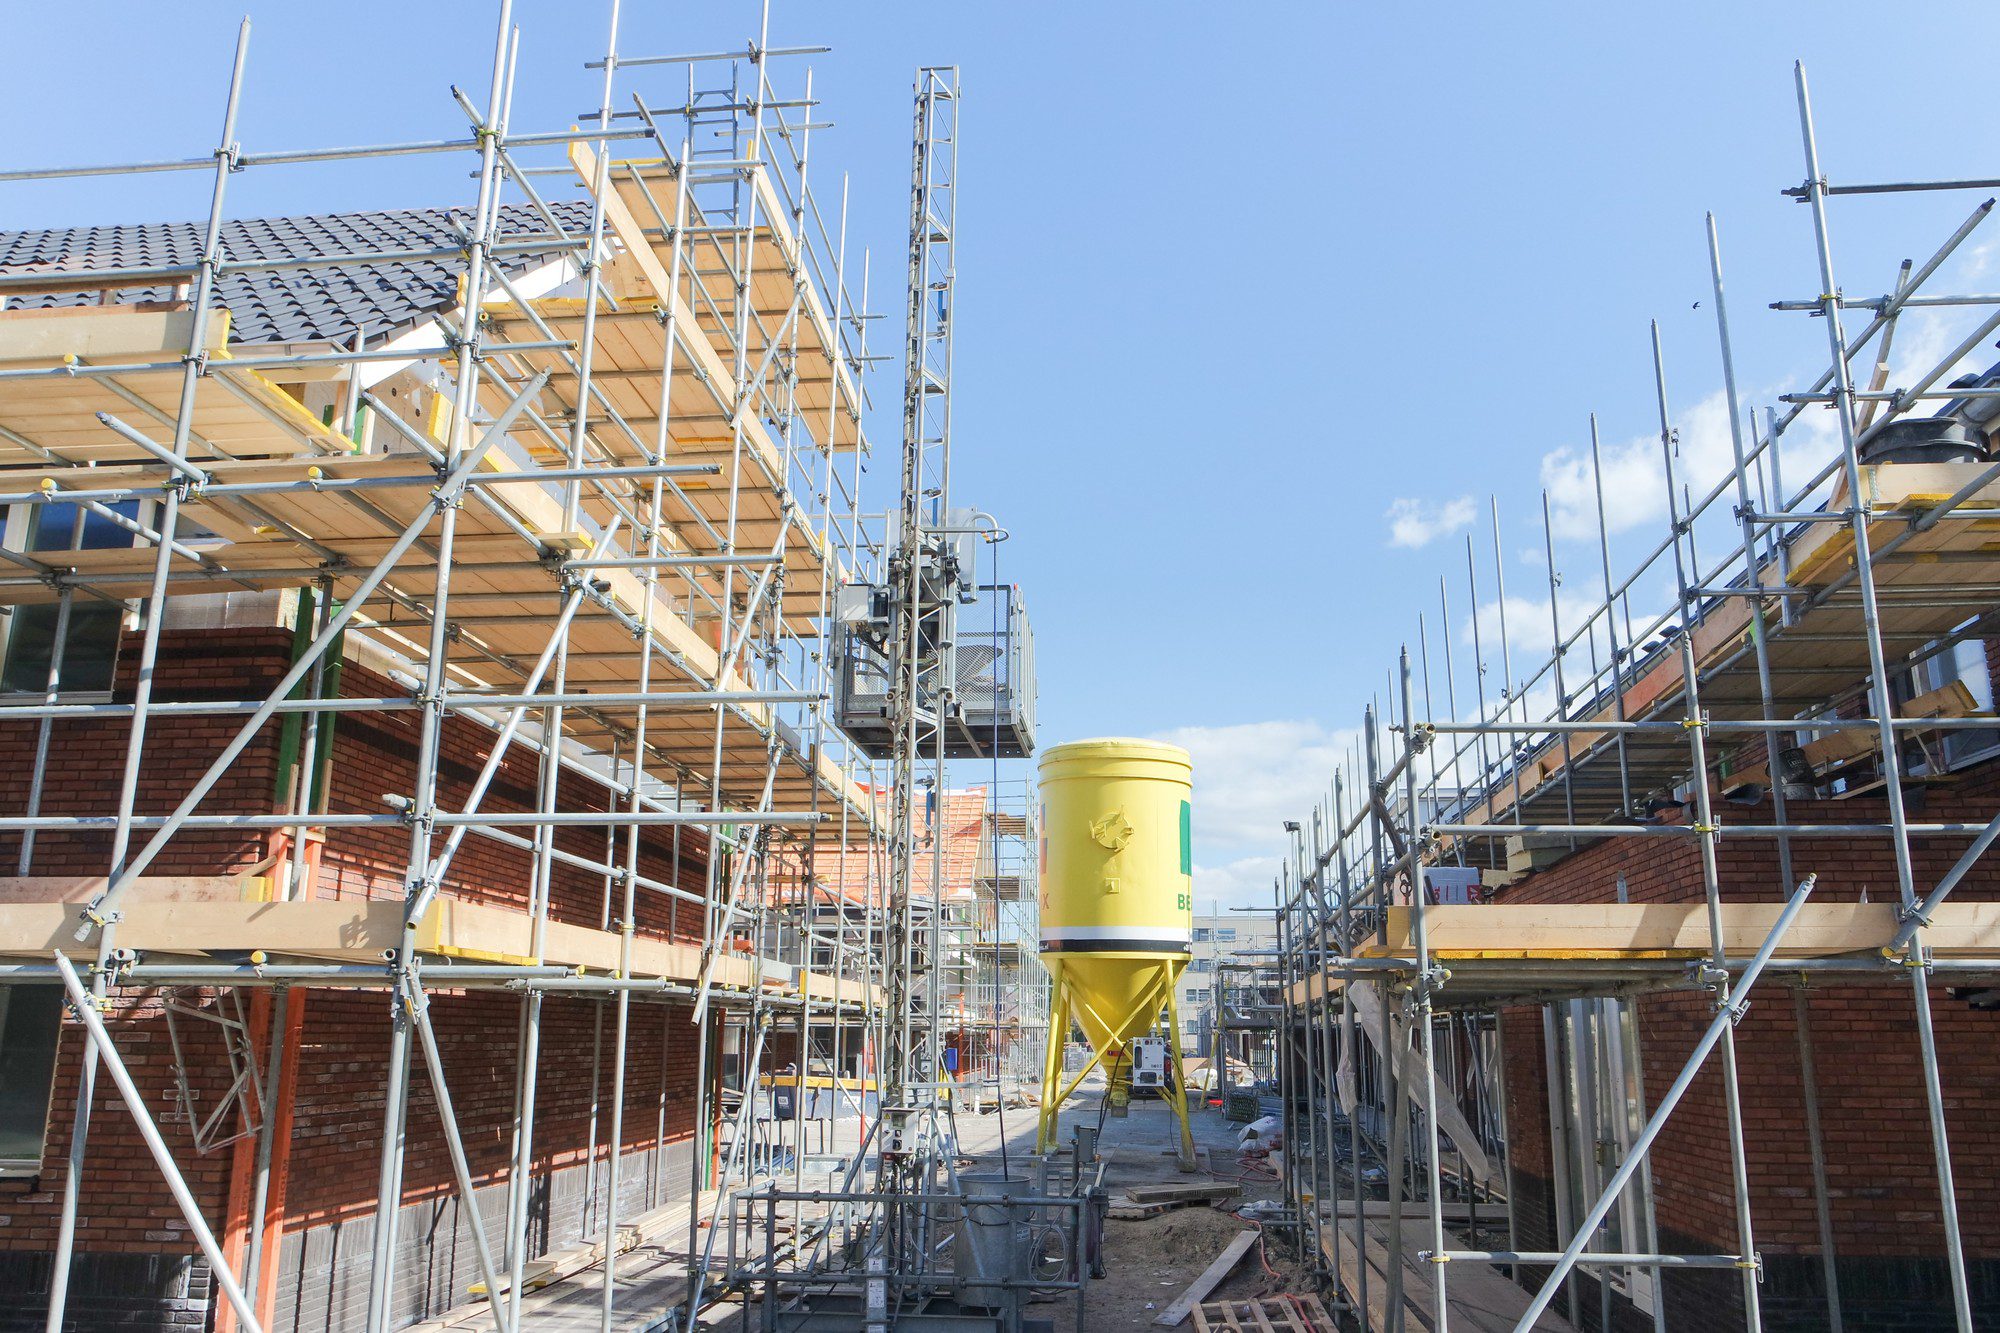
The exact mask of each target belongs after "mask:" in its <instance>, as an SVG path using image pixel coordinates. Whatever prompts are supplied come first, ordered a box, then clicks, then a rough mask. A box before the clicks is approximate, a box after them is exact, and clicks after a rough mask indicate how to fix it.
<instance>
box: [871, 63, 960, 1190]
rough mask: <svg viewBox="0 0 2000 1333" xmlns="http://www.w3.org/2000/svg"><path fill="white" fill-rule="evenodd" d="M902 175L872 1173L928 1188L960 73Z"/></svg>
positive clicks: (943, 1148)
mask: <svg viewBox="0 0 2000 1333" xmlns="http://www.w3.org/2000/svg"><path fill="white" fill-rule="evenodd" d="M912 145H913V146H912V164H911V172H910V269H909V297H908V302H909V303H908V309H907V317H908V325H907V331H906V338H905V346H904V359H903V459H902V488H901V494H900V501H899V504H898V508H897V511H896V517H895V523H894V526H893V528H892V531H891V533H890V547H891V552H890V557H889V578H888V589H889V593H890V597H891V601H892V607H893V610H892V613H891V614H892V618H893V630H892V634H891V650H890V655H889V660H890V663H891V666H892V670H893V680H892V683H891V688H890V696H889V715H890V719H891V721H892V723H893V726H894V739H893V750H892V753H891V756H890V774H891V779H890V800H891V802H892V806H893V808H892V811H891V817H890V849H891V858H890V880H889V918H888V939H887V941H886V943H887V946H888V947H887V954H886V962H887V971H888V977H887V989H888V996H889V1002H888V1005H887V1006H886V1015H885V1016H886V1019H887V1027H888V1030H887V1032H886V1033H885V1034H884V1037H885V1041H884V1047H885V1049H884V1051H883V1060H882V1117H883V1118H882V1123H881V1126H880V1139H879V1146H880V1152H881V1160H880V1168H879V1172H878V1180H879V1182H880V1184H881V1185H882V1187H883V1188H885V1189H887V1190H889V1191H892V1192H893V1191H903V1192H911V1193H917V1192H923V1191H926V1190H928V1189H930V1188H931V1187H932V1186H933V1183H934V1181H935V1178H936V1174H937V1172H938V1171H939V1170H940V1169H942V1170H943V1171H944V1172H945V1173H946V1174H947V1175H950V1174H951V1173H952V1160H953V1158H954V1157H955V1156H956V1143H955V1135H954V1134H953V1133H952V1131H951V1120H950V1108H949V1105H948V1102H947V1100H946V1098H945V1097H944V1095H943V1089H942V1087H941V1082H942V1079H943V1074H942V1072H941V1058H942V1050H941V1041H940V1035H939V1027H940V1024H941V1022H942V1021H943V1017H944V1016H943V1014H942V1013H941V1011H940V1004H939V998H940V985H939V982H940V975H941V968H942V966H943V963H944V959H943V958H942V957H941V952H942V946H943V943H944V940H943V929H942V918H943V902H942V900H941V899H942V889H943V882H944V865H943V859H944V839H943V837H942V823H943V813H944V803H945V795H946V786H945V728H946V727H947V726H948V725H950V722H951V718H952V713H953V710H954V708H955V707H956V701H955V699H954V697H953V681H954V670H955V662H954V652H955V650H954V645H953V642H952V640H953V635H954V632H955V628H956V608H957V604H958V601H959V598H960V596H961V594H962V593H964V592H965V591H966V590H967V589H968V588H969V586H970V581H971V578H972V571H971V570H970V569H965V568H961V560H960V556H959V550H960V549H961V543H960V542H959V541H958V540H957V534H955V533H954V532H953V531H952V530H951V520H950V512H951V511H950V507H949V501H950V483H951V344H952V285H953V265H952V243H953V234H954V228H955V224H956V222H957V199H958V188H957V184H958V70H957V69H956V68H952V67H927V68H924V69H920V70H918V71H917V81H916V109H915V129H914V133H913V135H912Z"/></svg>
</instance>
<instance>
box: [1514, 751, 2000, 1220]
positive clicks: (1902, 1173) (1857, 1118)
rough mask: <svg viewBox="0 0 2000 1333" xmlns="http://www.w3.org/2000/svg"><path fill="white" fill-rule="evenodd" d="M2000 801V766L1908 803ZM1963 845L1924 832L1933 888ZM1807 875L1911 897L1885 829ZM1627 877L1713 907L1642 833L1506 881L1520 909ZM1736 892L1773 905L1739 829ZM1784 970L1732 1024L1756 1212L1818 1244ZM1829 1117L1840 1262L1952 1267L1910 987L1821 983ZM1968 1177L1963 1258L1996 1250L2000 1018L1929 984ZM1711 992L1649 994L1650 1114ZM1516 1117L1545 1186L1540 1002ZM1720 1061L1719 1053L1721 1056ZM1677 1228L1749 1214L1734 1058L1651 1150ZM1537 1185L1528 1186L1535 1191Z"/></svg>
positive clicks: (1832, 844)
mask: <svg viewBox="0 0 2000 1333" xmlns="http://www.w3.org/2000/svg"><path fill="white" fill-rule="evenodd" d="M1996 805H2000V775H1996V773H1995V772H1994V771H1993V769H1992V768H1991V767H1989V768H1986V769H1982V770H1978V771H1976V772H1974V773H1970V774H1968V775H1966V777H1965V778H1964V779H1962V780H1960V781H1958V782H1954V783H1952V784H1949V785H1945V786H1939V787H1935V788H1929V789H1915V790H1913V791H1912V792H1911V800H1910V807H1911V808H1910V818H1911V819H1912V820H1913V821H1927V822H1972V823H1983V822H1984V821H1985V820H1986V819H1988V818H1990V817H1991V815H1992V812H1993V810H1994V808H1995V807H1996ZM1717 810H1718V812H1719V814H1720V815H1721V818H1722V820H1723V822H1724V824H1725V825H1726V824H1728V823H1730V822H1736V823H1769V822H1772V821H1771V808H1770V806H1769V804H1768V803H1767V804H1764V805H1761V806H1757V807H1749V808H1745V807H1739V806H1733V805H1726V804H1722V803H1720V802H1718V804H1717ZM1789 814H1790V816H1791V818H1792V819H1793V820H1795V821H1801V822H1813V823H1834V822H1841V823H1867V822H1876V821H1883V820H1886V818H1887V816H1886V811H1885V809H1884V806H1883V803H1882V802H1881V801H1880V800H1869V799H1865V798H1860V799H1854V800H1848V801H1838V802H1798V801H1794V802H1791V803H1790V810H1789ZM1965 845H1966V840H1965V839H1964V838H1943V837H1918V838H1915V839H1913V846H1912V852H1913V858H1914V861H1915V866H1916V877H1917V890H1918V892H1919V893H1920V894H1921V893H1922V892H1923V891H1924V890H1925V889H1926V888H1927V887H1928V886H1929V885H1931V884H1933V883H1935V882H1936V881H1937V879H1938V878H1939V877H1940V876H1941V875H1942V874H1943V873H1944V872H1945V871H1946V870H1947V869H1948V868H1949V867H1950V866H1951V864H1952V863H1953V862H1954V861H1955V860H1956V859H1957V857H1958V856H1959V854H1960V853H1961V852H1962V851H1963V849H1964V847H1965ZM1792 847H1793V860H1794V867H1795V872H1796V873H1797V874H1798V875H1799V876H1801V877H1802V876H1804V875H1805V874H1807V873H1812V872H1817V873H1818V875H1819V881H1818V885H1817V887H1816V889H1815V893H1814V898H1815V900H1818V901H1836V902H1838V901H1850V902H1851V901H1855V900H1856V899H1858V898H1859V897H1860V896H1861V895H1862V894H1863V893H1864V892H1865V893H1866V894H1867V896H1868V899H1869V900H1870V901H1874V902H1893V901H1895V900H1896V897H1897V884H1896V872H1895V864H1894V860H1893V856H1892V852H1891V849H1890V844H1889V840H1888V838H1887V836H1886V835H1868V836H1852V837H1839V838H1810V839H1808V838H1799V839H1794V840H1793V844H1792ZM1620 875H1623V876H1624V877H1625V883H1626V889H1627V892H1628V894H1629V896H1630V898H1631V899H1632V900H1633V901H1635V902H1685V901H1698V900H1699V899H1700V898H1701V897H1702V880H1701V868H1700V856H1699V848H1698V846H1697V844H1696V841H1695V839H1693V838H1690V837H1681V836H1667V837H1662V836H1631V837H1624V838H1614V839H1609V840H1606V841H1604V842H1600V843H1597V844H1594V845H1592V846H1589V847H1586V848H1584V849H1583V850H1581V851H1579V852H1577V853H1576V854H1574V855H1572V856H1570V857H1567V858H1565V859H1564V860H1563V861H1561V862H1559V863H1558V864H1556V865H1555V866H1553V867H1551V868H1549V869H1548V870H1545V871H1542V872H1539V873H1537V874H1534V875H1531V876H1529V877H1527V878H1526V879H1524V880H1523V881H1521V882H1519V883H1517V884H1516V885H1514V886H1512V887H1510V888H1509V889H1508V890H1507V891H1506V892H1505V893H1504V894H1503V895H1502V901H1505V902H1509V903H1562V902H1611V901H1615V900H1616V897H1617V893H1616V885H1617V880H1618V877H1619V876H1620ZM1718 876H1719V882H1720V884H1721V888H1722V893H1723V896H1724V897H1725V898H1726V899H1729V900H1732V901H1755V900H1767V901H1775V900H1778V899H1780V898H1782V897H1783V896H1784V894H1783V891H1782V889H1781V886H1780V884H1779V882H1778V869H1777V852H1776V845H1775V843H1774V842H1773V841H1772V840H1770V839H1767V838H1755V839H1753V838H1749V837H1742V838H1735V839H1732V838H1730V837H1728V836H1727V835H1726V833H1725V836H1724V837H1723V838H1722V840H1721V842H1720V844H1719V848H1718ZM1957 896H1958V897H1959V898H1961V899H1965V900H1979V899H1985V900H1991V899H1993V898H1995V897H2000V861H1996V860H1990V859H1989V860H1988V861H1987V862H1985V863H1983V864H1981V865H1979V866H1977V867H1975V868H1974V869H1973V870H1972V872H1971V873H1970V874H1969V875H1968V876H1967V878H1966V880H1965V881H1964V882H1963V884H1962V885H1961V887H1960V889H1959V890H1958V891H1957ZM1792 980H1793V978H1788V977H1785V976H1784V975H1783V974H1782V973H1775V972H1774V973H1772V974H1770V975H1768V976H1767V979H1766V980H1765V982H1764V983H1762V984H1761V985H1760V986H1759V987H1758V988H1757V990H1756V991H1755V992H1754V993H1753V994H1752V996H1751V1006H1750V1011H1749V1014H1748V1015H1747V1017H1746V1018H1745V1019H1744V1021H1743V1022H1742V1023H1741V1024H1740V1025H1739V1026H1738V1027H1737V1029H1736V1041H1737V1063H1738V1069H1739V1073H1740V1079H1741V1085H1742V1089H1743V1106H1744V1124H1745V1135H1746V1145H1747V1150H1748V1157H1749V1169H1750V1179H1751V1189H1752V1217H1753V1220H1754V1222H1755V1227H1756V1235H1757V1242H1758V1245H1759V1247H1760V1249H1762V1250H1764V1251H1766V1252H1771V1253H1785V1252H1797V1253H1803V1252H1817V1250H1818V1248H1819V1241H1818V1230H1817V1222H1816V1220H1815V1214H1814V1207H1813V1197H1812V1177H1811V1165H1810V1156H1809V1154H1808V1151H1807V1145H1806V1137H1805V1128H1804V1104H1803V1092H1802V1088H1803V1084H1802V1080H1801V1076H1800V1061H1799V1046H1798V1039H1797V1028H1796V1026H1795V1023H1794V1018H1793V1001H1792V996H1791V991H1790V985H1791V982H1792ZM1809 999H1810V1012H1811V1024H1812V1037H1813V1042H1814V1047H1815V1053H1816V1056H1817V1065H1818V1086H1819V1093H1820V1102H1821V1118H1822V1123H1823V1125H1824V1126H1825V1132H1826V1139H1827V1148H1826V1155H1827V1171H1828V1177H1829V1197H1830V1200H1831V1210H1832V1214H1833V1219H1834V1227H1835V1244H1836V1249H1837V1250H1838V1251H1839V1252H1840V1253H1841V1254H1842V1255H1843V1256H1847V1255H1866V1256H1909V1257H1924V1258H1930V1257H1937V1256H1941V1255H1942V1254H1943V1244H1944V1240H1943V1230H1942V1223H1941V1219H1940V1213H1939V1204H1938V1191H1937V1187H1936V1177H1935V1173H1934V1168H1933V1165H1932V1156H1931V1142H1930V1134H1929V1129H1928V1122H1927V1119H1926V1112H1925V1100H1924V1089H1923V1084H1922V1081H1921V1068H1920V1064H1919V1059H1918V1048H1917V1037H1916V1030H1915V1026H1914V1021H1915V1020H1914V1008H1913V1003H1912V995H1911V989H1910V986H1909V985H1908V984H1907V983H1905V982H1900V981H1897V982H1890V983H1884V984H1870V985H1866V986H1831V985H1816V986H1814V987H1813V988H1812V989H1811V990H1810V991H1809ZM1931 1003H1932V1012H1933V1015H1934V1019H1935V1023H1936V1028H1937V1039H1938V1049H1939V1067H1940V1070H1941V1074H1942V1078H1943V1084H1944V1091H1945V1099H1946V1118H1947V1124H1948V1128H1949V1133H1950V1139H1951V1147H1952V1155H1953V1162H1954V1167H1955V1178H1956V1183H1957V1187H1958V1191H1959V1208H1958V1213H1959V1219H1960V1223H1961V1225H1962V1227H1963V1228H1964V1234H1965V1241H1966V1246H1967V1251H1968V1253H1969V1254H1971V1255H1974V1256H1980V1255H1995V1254H2000V1126H1996V1124H1995V1120H1994V1117H1993V1114H1992V1108H1993V1107H1994V1106H1995V1105H1996V1104H2000V1014H1990V1013H1983V1012H1977V1011H1974V1010H1972V1009H1970V1008H1969V1007H1968V1006H1967V1005H1966V1004H1965V1002H1964V1001H1963V1000H1961V999H1957V998H1953V997H1952V996H1951V995H1950V994H1948V993H1947V989H1946V987H1944V986H1933V988H1932V990H1931ZM1710 1012H1711V1011H1710V1008H1709V1002H1708V997H1707V996H1706V995H1705V994H1698V993H1686V994H1673V995H1661V996H1651V997H1647V998H1644V999H1642V1000H1640V1001H1639V1002H1638V1017H1639V1026H1640V1032H1641V1042H1642V1051H1643V1059H1644V1066H1645V1078H1646V1092H1647V1097H1648V1104H1649V1106H1650V1105H1654V1104H1657V1101H1658V1099H1659V1098H1660V1097H1661V1096H1663V1095H1664V1094H1665V1092H1666V1090H1667V1087H1668V1085H1669V1084H1670V1083H1671V1081H1672V1080H1673V1078H1674V1077H1675V1075H1676V1074H1677V1073H1678V1072H1679V1070H1680V1068H1681V1065H1682V1063H1683V1062H1684V1060H1685V1058H1686V1056H1687V1054H1688V1052H1689V1051H1690V1050H1691V1049H1692V1047H1693V1044H1694V1042H1695V1040H1696V1038H1697V1037H1698V1035H1699V1033H1700V1031H1701V1029H1702V1027H1703V1026H1704V1025H1705V1024H1706V1023H1707V1021H1708V1019H1709V1017H1710ZM1506 1040H1507V1046H1508V1052H1507V1053H1508V1069H1507V1075H1508V1114H1509V1122H1510V1125H1509V1128H1510V1139H1511V1147H1512V1150H1513V1160H1514V1164H1515V1167H1516V1170H1517V1171H1519V1172H1522V1173H1525V1174H1526V1175H1528V1176H1530V1177H1537V1178H1540V1179H1542V1180H1546V1179H1547V1178H1548V1177H1549V1175H1550V1173H1551V1166H1550V1163H1549V1125H1548V1109H1547V1091H1546V1089H1547V1083H1546V1074H1545V1067H1544V1063H1543V1053H1542V1049H1541V1047H1542V1043H1541V1020H1540V1014H1539V1011H1537V1010H1532V1009H1520V1010H1512V1011H1509V1013H1508V1015H1507V1029H1506ZM1718 1058H1719V1057H1718ZM1652 1161H1653V1176H1654V1182H1655V1191H1656V1201H1657V1209H1658V1214H1659V1221H1660V1225H1661V1227H1662V1228H1663V1230H1667V1231H1671V1232H1674V1233H1676V1234H1678V1235H1680V1236H1682V1237H1687V1238H1692V1239H1693V1241H1694V1242H1695V1243H1697V1244H1699V1245H1700V1246H1702V1247H1704V1248H1710V1249H1714V1250H1719V1251H1726V1250H1730V1249H1733V1248H1734V1241H1733V1237H1734V1208H1733V1204H1732V1194H1731V1183H1730V1182H1731V1175H1730V1163H1729V1154H1728V1131H1727V1120H1726V1116H1725V1110H1724V1101H1723V1092H1722V1081H1721V1074H1720V1071H1719V1066H1718V1065H1717V1063H1716V1062H1715V1060H1711V1062H1710V1064H1709V1066H1708V1067H1707V1068H1705V1069H1704V1071H1703V1072H1702V1073H1701V1074H1700V1075H1699V1076H1698V1077H1697V1078H1696V1080H1695V1082H1694V1084H1693V1086H1692V1087H1691V1088H1690V1089H1689V1091H1688V1093H1687V1096H1686V1097H1685V1099H1684V1100H1683V1101H1682V1102H1681V1104H1680V1107H1679V1109H1678V1110H1677V1111H1676V1112H1675V1114H1674V1116H1673V1117H1672V1118H1671V1119H1670V1120H1669V1121H1668V1124H1667V1126H1666V1128H1665V1130H1664V1131H1663V1133H1662V1136H1661V1138H1660V1141H1659V1143H1658V1145H1657V1146H1656V1148H1655V1151H1654V1153H1653V1158H1652ZM1527 1193H1528V1191H1527V1189H1525V1188H1524V1196H1525V1195H1526V1194H1527Z"/></svg>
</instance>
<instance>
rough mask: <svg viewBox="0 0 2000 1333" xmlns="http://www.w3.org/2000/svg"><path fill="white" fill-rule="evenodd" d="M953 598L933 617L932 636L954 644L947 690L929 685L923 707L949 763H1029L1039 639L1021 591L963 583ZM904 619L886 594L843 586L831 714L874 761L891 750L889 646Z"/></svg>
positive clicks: (934, 681) (931, 681)
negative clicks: (938, 729) (937, 727)
mask: <svg viewBox="0 0 2000 1333" xmlns="http://www.w3.org/2000/svg"><path fill="white" fill-rule="evenodd" d="M954 602H955V604H954V605H952V606H951V607H950V609H949V611H948V612H947V613H944V614H938V613H935V612H934V613H933V614H932V616H930V617H927V618H928V619H930V620H931V622H932V625H931V627H927V632H933V633H938V634H941V635H944V636H948V637H949V638H950V640H951V643H952V648H953V650H954V651H953V652H951V653H950V654H948V655H947V657H946V660H947V661H949V662H951V664H952V666H951V678H952V679H951V688H950V690H949V692H948V695H947V694H946V692H945V691H943V690H941V689H940V688H939V680H938V676H936V675H933V676H930V677H928V678H926V679H924V680H923V681H922V682H921V685H920V697H919V700H918V702H919V706H920V708H921V709H922V711H923V713H924V714H925V715H926V717H927V718H935V719H937V720H939V721H940V722H942V724H943V733H944V734H943V744H944V756H945V758H947V759H987V758H993V757H995V756H997V757H999V758H1001V759H1025V758H1027V757H1028V756H1030V755H1032V754H1033V753H1034V752H1035V636H1034V631H1033V629H1032V628H1030V626H1029V624H1028V611H1027V608H1026V607H1025V606H1024V605H1023V604H1022V601H1021V590H1020V589H1019V588H1017V587H1015V586H1014V585H1012V584H1009V583H986V584H966V585H961V586H960V590H959V594H958V596H957V597H956V598H955V599H954ZM901 614H907V612H906V611H905V610H904V608H902V607H900V606H898V605H897V604H896V600H895V599H894V598H893V597H891V596H890V595H889V591H888V589H886V588H883V587H880V586H877V585H870V584H850V585H848V586H847V587H845V588H842V589H841V590H840V600H839V606H838V608H837V615H836V619H837V621H838V622H839V623H838V625H837V627H836V630H837V633H836V635H835V649H834V652H835V661H834V664H833V666H834V670H833V683H834V698H833V707H834V716H835V718H836V720H837V721H838V723H839V726H840V729H841V730H842V731H844V732H845V733H847V736H848V738H849V739H850V740H852V741H853V742H854V743H855V745H857V746H859V747H860V749H861V750H862V752H863V753H865V754H867V755H869V756H870V757H871V758H876V759H880V758H883V757H885V756H887V755H888V754H889V753H890V751H891V749H892V748H893V747H894V744H895V732H894V726H893V724H892V722H891V720H890V707H889V694H890V688H891V685H892V683H893V674H892V673H893V669H894V668H893V661H892V658H891V655H890V645H891V644H892V643H893V642H894V640H895V621H896V617H897V616H898V615H901ZM941 695H945V696H946V697H943V698H941V697H940V696H941Z"/></svg>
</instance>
